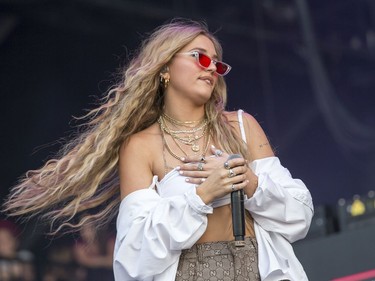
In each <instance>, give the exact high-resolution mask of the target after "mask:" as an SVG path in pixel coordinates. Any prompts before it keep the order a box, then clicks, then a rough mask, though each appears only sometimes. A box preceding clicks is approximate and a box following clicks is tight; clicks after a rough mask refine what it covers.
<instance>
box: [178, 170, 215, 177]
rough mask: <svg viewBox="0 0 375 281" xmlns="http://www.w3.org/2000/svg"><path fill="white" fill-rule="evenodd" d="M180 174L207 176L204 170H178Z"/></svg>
mask: <svg viewBox="0 0 375 281" xmlns="http://www.w3.org/2000/svg"><path fill="white" fill-rule="evenodd" d="M179 173H180V175H182V176H185V177H188V178H207V176H208V174H207V172H205V171H202V172H201V171H181V170H180V171H179Z"/></svg>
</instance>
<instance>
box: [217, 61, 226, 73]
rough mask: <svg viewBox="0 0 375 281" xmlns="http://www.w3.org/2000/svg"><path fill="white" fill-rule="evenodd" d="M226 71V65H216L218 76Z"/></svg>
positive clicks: (219, 63)
mask: <svg viewBox="0 0 375 281" xmlns="http://www.w3.org/2000/svg"><path fill="white" fill-rule="evenodd" d="M227 70H228V65H226V64H224V63H221V62H217V63H216V72H217V73H219V74H220V75H223V74H224V73H226V72H227Z"/></svg>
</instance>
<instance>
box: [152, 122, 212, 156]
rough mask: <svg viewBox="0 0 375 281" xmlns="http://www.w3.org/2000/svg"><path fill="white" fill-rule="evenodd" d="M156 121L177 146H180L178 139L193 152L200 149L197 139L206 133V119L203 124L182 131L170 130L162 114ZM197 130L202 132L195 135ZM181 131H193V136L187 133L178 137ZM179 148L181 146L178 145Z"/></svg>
mask: <svg viewBox="0 0 375 281" xmlns="http://www.w3.org/2000/svg"><path fill="white" fill-rule="evenodd" d="M158 122H159V124H160V127H161V129H162V131H163V132H166V133H167V134H169V135H170V136H171V137H172V139H173V140H174V142H175V143H176V144H177V146H179V147H180V145H179V144H178V143H177V141H178V142H181V143H183V144H185V145H189V146H191V150H193V151H194V152H195V153H197V152H199V151H200V147H199V144H198V141H199V140H200V139H201V138H202V137H204V136H205V134H206V131H207V120H204V121H203V125H202V126H200V127H199V128H194V130H189V131H186V130H184V131H172V130H171V129H170V128H169V127H168V125H167V123H166V122H165V120H164V118H163V117H162V116H160V117H159V119H158ZM199 130H203V132H202V133H201V134H200V135H196V134H195V133H196V132H198V131H199ZM183 132H192V133H194V136H191V135H188V136H187V137H180V136H179V135H178V134H180V133H183ZM180 149H181V150H182V148H181V147H180Z"/></svg>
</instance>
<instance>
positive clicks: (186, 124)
mask: <svg viewBox="0 0 375 281" xmlns="http://www.w3.org/2000/svg"><path fill="white" fill-rule="evenodd" d="M162 116H163V118H165V119H167V120H168V121H169V122H171V123H172V124H175V125H179V126H184V127H190V128H191V127H195V125H194V124H200V123H202V122H203V121H204V119H201V120H197V121H180V120H177V119H174V118H173V117H171V116H169V115H167V114H166V113H165V112H163V114H162Z"/></svg>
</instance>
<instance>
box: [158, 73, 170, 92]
mask: <svg viewBox="0 0 375 281" xmlns="http://www.w3.org/2000/svg"><path fill="white" fill-rule="evenodd" d="M169 81H170V79H169V77H164V76H163V75H160V83H161V85H162V86H163V88H164V89H166V88H168V85H169Z"/></svg>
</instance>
